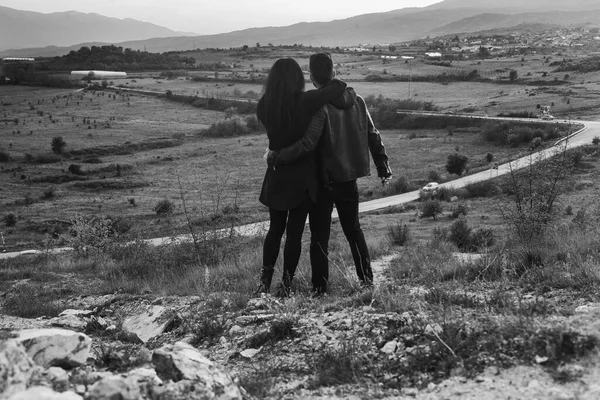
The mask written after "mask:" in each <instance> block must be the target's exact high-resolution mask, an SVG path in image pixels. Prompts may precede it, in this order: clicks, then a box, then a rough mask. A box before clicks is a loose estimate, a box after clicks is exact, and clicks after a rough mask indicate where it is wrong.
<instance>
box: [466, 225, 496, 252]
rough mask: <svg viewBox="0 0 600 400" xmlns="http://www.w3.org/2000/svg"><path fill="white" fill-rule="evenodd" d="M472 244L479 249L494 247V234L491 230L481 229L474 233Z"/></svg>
mask: <svg viewBox="0 0 600 400" xmlns="http://www.w3.org/2000/svg"><path fill="white" fill-rule="evenodd" d="M471 242H472V243H473V246H475V247H476V248H477V249H481V248H483V247H491V246H493V245H494V232H493V231H492V229H491V228H479V229H476V230H475V231H473V234H472V235H471Z"/></svg>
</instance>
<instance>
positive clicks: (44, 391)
mask: <svg viewBox="0 0 600 400" xmlns="http://www.w3.org/2000/svg"><path fill="white" fill-rule="evenodd" d="M8 400H83V397H81V396H80V395H78V394H77V393H74V392H63V393H57V392H55V391H53V390H52V389H50V388H47V387H45V386H33V387H30V388H29V389H27V390H25V391H23V392H19V393H17V394H15V395H13V396H11V397H9V398H8Z"/></svg>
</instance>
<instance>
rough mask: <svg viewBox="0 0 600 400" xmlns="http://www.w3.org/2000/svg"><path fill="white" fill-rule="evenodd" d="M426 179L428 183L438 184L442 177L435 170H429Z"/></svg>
mask: <svg viewBox="0 0 600 400" xmlns="http://www.w3.org/2000/svg"><path fill="white" fill-rule="evenodd" d="M427 179H429V182H439V181H441V180H442V176H441V175H440V173H439V172H437V171H435V170H431V171H429V173H428V174H427Z"/></svg>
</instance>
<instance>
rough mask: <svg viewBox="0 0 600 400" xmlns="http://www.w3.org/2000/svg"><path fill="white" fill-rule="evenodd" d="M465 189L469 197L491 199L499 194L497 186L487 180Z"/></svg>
mask: <svg viewBox="0 0 600 400" xmlns="http://www.w3.org/2000/svg"><path fill="white" fill-rule="evenodd" d="M465 189H466V190H467V191H468V192H469V197H492V196H495V195H497V194H499V193H500V192H501V189H500V188H499V187H498V185H496V184H495V183H493V182H492V181H489V180H486V181H481V182H474V183H471V184H469V185H467V186H465Z"/></svg>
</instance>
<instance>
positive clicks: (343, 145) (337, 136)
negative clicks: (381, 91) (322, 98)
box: [272, 88, 391, 185]
mask: <svg viewBox="0 0 600 400" xmlns="http://www.w3.org/2000/svg"><path fill="white" fill-rule="evenodd" d="M323 110H324V112H325V115H326V118H325V125H324V127H323V129H322V130H319V131H317V130H315V129H310V128H309V129H308V131H307V133H306V134H305V135H304V136H303V137H302V139H300V140H298V141H296V142H295V143H294V144H292V145H290V146H288V147H285V148H284V149H282V150H280V151H279V152H278V153H277V156H276V158H275V160H274V163H275V165H280V164H286V163H290V162H293V161H295V160H297V159H298V158H301V157H302V156H304V155H306V154H308V153H310V152H311V151H312V150H314V149H315V148H316V149H317V160H318V164H319V165H318V167H319V175H320V180H321V183H323V184H325V185H329V184H331V183H341V182H348V181H352V180H356V179H358V178H361V177H364V176H367V175H369V174H370V163H369V150H370V152H371V155H372V156H373V161H374V163H375V166H376V167H377V174H378V176H380V177H389V176H391V171H390V169H389V166H388V157H387V154H386V152H385V147H384V145H383V143H382V142H381V135H380V134H379V131H378V130H377V129H376V128H375V126H374V125H373V121H372V120H371V116H370V114H369V111H368V110H367V106H366V104H365V101H364V99H363V98H362V97H360V96H358V95H357V94H356V93H355V92H354V90H353V89H352V88H347V89H346V91H345V92H344V94H343V96H341V97H339V98H337V99H336V100H334V101H333V102H331V103H329V104H327V105H326V106H325V107H323ZM272 161H273V160H272Z"/></svg>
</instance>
